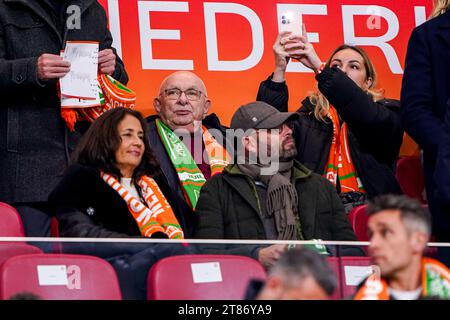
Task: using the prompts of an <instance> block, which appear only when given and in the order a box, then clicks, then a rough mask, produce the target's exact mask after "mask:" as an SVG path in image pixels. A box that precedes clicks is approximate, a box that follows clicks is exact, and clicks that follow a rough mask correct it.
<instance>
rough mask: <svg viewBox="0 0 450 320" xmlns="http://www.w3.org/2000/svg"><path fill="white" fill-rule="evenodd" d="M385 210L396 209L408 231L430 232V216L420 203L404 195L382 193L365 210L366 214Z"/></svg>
mask: <svg viewBox="0 0 450 320" xmlns="http://www.w3.org/2000/svg"><path fill="white" fill-rule="evenodd" d="M385 210H398V211H400V217H401V219H402V221H403V223H404V224H405V226H406V228H407V229H408V231H409V232H412V231H418V230H420V231H423V232H425V233H426V234H428V235H430V234H431V217H430V213H429V212H428V210H426V209H425V208H424V207H423V206H422V204H421V203H420V202H419V201H417V200H415V199H412V198H409V197H407V196H405V195H382V196H378V197H376V198H374V199H373V200H372V201H370V202H369V204H368V206H367V209H366V212H367V215H368V216H372V215H375V214H377V213H379V212H381V211H385Z"/></svg>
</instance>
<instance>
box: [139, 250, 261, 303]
mask: <svg viewBox="0 0 450 320" xmlns="http://www.w3.org/2000/svg"><path fill="white" fill-rule="evenodd" d="M252 278H255V279H266V272H265V270H264V268H263V267H262V266H261V264H260V263H259V262H258V261H256V260H254V259H251V258H249V257H243V256H236V255H180V256H174V257H168V258H164V259H161V260H160V261H158V262H157V263H156V264H155V265H153V267H152V268H151V269H150V272H149V274H148V287H147V297H148V299H149V300H203V299H208V300H240V299H243V298H244V295H245V291H246V288H247V285H248V282H249V281H250V279H252Z"/></svg>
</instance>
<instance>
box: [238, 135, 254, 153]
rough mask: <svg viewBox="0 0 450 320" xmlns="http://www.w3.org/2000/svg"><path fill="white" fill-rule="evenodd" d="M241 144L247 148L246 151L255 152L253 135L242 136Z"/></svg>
mask: <svg viewBox="0 0 450 320" xmlns="http://www.w3.org/2000/svg"><path fill="white" fill-rule="evenodd" d="M242 146H243V147H244V148H245V150H247V151H248V152H252V153H255V152H257V148H256V140H255V138H254V137H253V136H251V135H247V136H243V137H242Z"/></svg>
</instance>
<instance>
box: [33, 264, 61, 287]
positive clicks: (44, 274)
mask: <svg viewBox="0 0 450 320" xmlns="http://www.w3.org/2000/svg"><path fill="white" fill-rule="evenodd" d="M37 274H38V281H39V285H40V286H67V284H68V279H67V269H66V266H65V265H45V266H44V265H39V266H37Z"/></svg>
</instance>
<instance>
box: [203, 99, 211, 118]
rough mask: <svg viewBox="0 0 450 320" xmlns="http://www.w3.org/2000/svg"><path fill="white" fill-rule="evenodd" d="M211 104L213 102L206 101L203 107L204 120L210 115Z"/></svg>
mask: <svg viewBox="0 0 450 320" xmlns="http://www.w3.org/2000/svg"><path fill="white" fill-rule="evenodd" d="M211 104H212V103H211V100H209V99H207V100H206V101H205V105H204V106H203V119H204V118H205V117H206V116H207V115H208V113H209V109H210V108H211Z"/></svg>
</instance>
